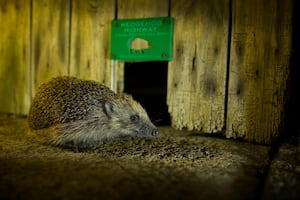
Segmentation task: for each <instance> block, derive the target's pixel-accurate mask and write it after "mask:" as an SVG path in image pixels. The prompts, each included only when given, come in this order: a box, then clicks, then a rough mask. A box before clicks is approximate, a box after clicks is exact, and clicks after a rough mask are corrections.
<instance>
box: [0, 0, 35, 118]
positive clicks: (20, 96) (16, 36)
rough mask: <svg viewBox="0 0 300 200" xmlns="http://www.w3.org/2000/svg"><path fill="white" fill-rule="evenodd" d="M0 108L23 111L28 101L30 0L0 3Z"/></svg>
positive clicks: (16, 111) (27, 105)
mask: <svg viewBox="0 0 300 200" xmlns="http://www.w3.org/2000/svg"><path fill="white" fill-rule="evenodd" d="M0 19H1V22H0V32H1V37H0V97H1V100H0V102H1V103H0V112H6V113H15V114H26V113H27V112H28V109H29V105H30V101H31V99H30V68H29V62H30V61H29V54H30V45H29V44H30V43H29V41H30V1H29V0H22V1H19V0H12V1H4V2H3V1H1V3H0Z"/></svg>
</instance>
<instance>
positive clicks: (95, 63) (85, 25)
mask: <svg viewBox="0 0 300 200" xmlns="http://www.w3.org/2000/svg"><path fill="white" fill-rule="evenodd" d="M114 6H115V4H114V1H111V0H87V1H81V0H73V1H72V25H71V27H72V28H71V51H70V55H71V58H70V75H73V76H77V77H81V78H85V79H93V80H97V81H99V82H107V81H106V80H105V79H106V66H107V63H108V62H109V58H108V51H109V27H110V20H112V19H113V17H114V9H115V8H114Z"/></svg>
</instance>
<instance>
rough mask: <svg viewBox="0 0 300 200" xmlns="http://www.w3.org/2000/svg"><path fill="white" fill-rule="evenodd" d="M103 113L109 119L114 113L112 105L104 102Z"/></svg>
mask: <svg viewBox="0 0 300 200" xmlns="http://www.w3.org/2000/svg"><path fill="white" fill-rule="evenodd" d="M104 112H105V113H106V115H107V116H109V117H111V116H112V114H113V113H114V108H113V104H112V103H111V102H109V101H105V103H104Z"/></svg>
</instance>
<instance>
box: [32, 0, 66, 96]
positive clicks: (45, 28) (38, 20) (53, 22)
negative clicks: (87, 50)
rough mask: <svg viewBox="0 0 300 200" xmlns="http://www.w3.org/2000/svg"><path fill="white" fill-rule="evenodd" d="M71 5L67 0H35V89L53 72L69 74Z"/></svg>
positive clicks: (33, 74)
mask: <svg viewBox="0 0 300 200" xmlns="http://www.w3.org/2000/svg"><path fill="white" fill-rule="evenodd" d="M69 31H70V5H69V1H65V0H56V1H48V0H32V53H31V59H32V86H33V87H32V89H33V94H34V93H35V90H36V88H37V87H38V86H39V85H40V84H41V83H43V82H45V81H47V80H49V79H50V78H51V77H53V76H57V75H67V74H68V65H69V47H70V45H69V43H70V38H69V35H70V33H69Z"/></svg>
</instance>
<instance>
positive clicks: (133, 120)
mask: <svg viewBox="0 0 300 200" xmlns="http://www.w3.org/2000/svg"><path fill="white" fill-rule="evenodd" d="M130 120H131V121H132V122H134V123H137V122H139V121H140V116H138V115H131V116H130Z"/></svg>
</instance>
